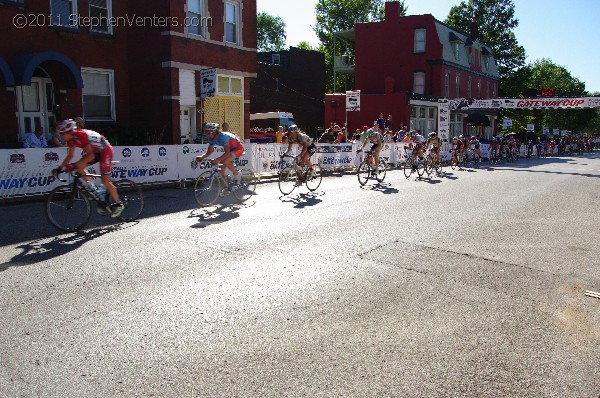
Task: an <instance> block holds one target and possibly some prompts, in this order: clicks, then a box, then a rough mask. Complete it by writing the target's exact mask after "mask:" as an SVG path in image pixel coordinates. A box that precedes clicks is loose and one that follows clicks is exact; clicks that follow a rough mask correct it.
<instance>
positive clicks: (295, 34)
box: [256, 0, 600, 92]
mask: <svg viewBox="0 0 600 398" xmlns="http://www.w3.org/2000/svg"><path fill="white" fill-rule="evenodd" d="M256 3H257V8H258V12H263V11H264V12H266V13H268V14H271V15H274V16H278V17H281V19H283V21H284V22H285V24H286V33H287V43H286V44H287V46H286V47H289V46H295V45H297V44H298V43H300V42H302V41H307V42H308V43H310V44H311V45H312V46H313V47H316V46H318V44H319V40H318V39H317V36H316V35H315V32H314V31H313V29H312V26H314V25H315V23H316V19H315V12H314V11H315V4H316V3H317V0H302V1H298V0H256ZM460 3H461V1H460V0H404V5H406V7H407V15H419V14H432V15H433V16H434V17H435V18H436V19H438V20H440V21H442V22H443V21H444V20H445V19H446V17H447V16H448V14H449V12H450V8H452V6H455V5H458V4H460ZM513 4H514V6H515V14H516V18H517V19H518V20H519V27H518V28H517V29H515V35H516V37H517V40H518V42H519V44H520V45H521V46H523V47H524V48H525V52H526V54H527V59H526V62H527V63H529V62H534V61H536V60H538V59H541V58H548V59H550V61H552V62H553V63H554V64H556V65H560V66H564V67H565V68H566V69H567V70H568V71H569V72H570V73H571V76H573V77H575V78H577V79H579V80H580V81H582V82H583V83H585V87H586V90H587V91H589V92H600V72H599V70H600V29H598V25H599V24H600V22H599V21H600V0H568V1H564V0H513Z"/></svg>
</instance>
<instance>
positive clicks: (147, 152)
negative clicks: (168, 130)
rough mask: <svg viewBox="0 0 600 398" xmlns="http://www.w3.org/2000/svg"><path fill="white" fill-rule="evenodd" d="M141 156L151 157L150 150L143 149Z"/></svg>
mask: <svg viewBox="0 0 600 398" xmlns="http://www.w3.org/2000/svg"><path fill="white" fill-rule="evenodd" d="M140 153H141V155H142V157H143V158H147V157H149V156H150V149H148V148H142V150H141V151H140Z"/></svg>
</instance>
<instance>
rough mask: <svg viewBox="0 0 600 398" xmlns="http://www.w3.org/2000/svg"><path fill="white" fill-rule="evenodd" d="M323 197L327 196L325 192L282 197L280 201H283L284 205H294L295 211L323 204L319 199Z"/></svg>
mask: <svg viewBox="0 0 600 398" xmlns="http://www.w3.org/2000/svg"><path fill="white" fill-rule="evenodd" d="M323 195H325V192H323V191H321V192H309V193H299V194H296V195H288V196H280V197H279V200H281V202H282V203H294V208H295V209H303V208H305V207H311V206H315V205H318V204H319V203H321V202H322V201H323V200H321V199H319V196H323Z"/></svg>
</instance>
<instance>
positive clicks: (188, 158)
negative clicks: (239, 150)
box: [177, 144, 254, 180]
mask: <svg viewBox="0 0 600 398" xmlns="http://www.w3.org/2000/svg"><path fill="white" fill-rule="evenodd" d="M253 147H254V145H248V144H245V145H244V152H245V153H244V154H243V155H242V157H241V158H240V159H239V161H238V164H239V166H240V168H242V169H247V168H252V162H251V159H252V158H253V156H252V150H253ZM207 150H208V144H189V145H178V146H177V154H178V156H177V168H178V172H179V179H180V180H189V179H196V178H197V177H198V176H199V175H200V174H201V173H202V172H204V171H207V170H211V169H212V167H213V166H212V163H211V162H210V159H214V158H217V157H219V156H221V155H222V154H223V148H222V147H220V146H215V147H214V152H213V153H212V154H211V155H210V157H209V158H208V159H204V160H203V161H202V162H200V163H197V162H196V156H199V155H202V154H204V153H206V151H207Z"/></svg>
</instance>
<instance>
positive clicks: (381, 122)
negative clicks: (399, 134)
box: [375, 112, 385, 134]
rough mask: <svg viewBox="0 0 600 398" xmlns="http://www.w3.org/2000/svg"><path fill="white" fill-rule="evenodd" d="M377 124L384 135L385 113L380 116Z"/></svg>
mask: <svg viewBox="0 0 600 398" xmlns="http://www.w3.org/2000/svg"><path fill="white" fill-rule="evenodd" d="M375 123H376V125H377V127H379V132H380V133H381V134H383V132H384V131H385V119H384V118H383V112H381V113H380V114H379V118H378V119H377V121H376V122H375Z"/></svg>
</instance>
